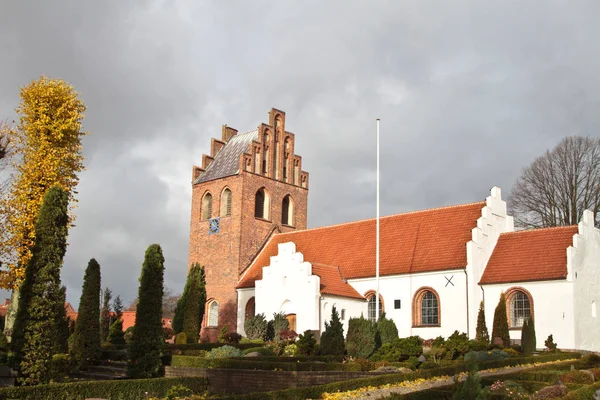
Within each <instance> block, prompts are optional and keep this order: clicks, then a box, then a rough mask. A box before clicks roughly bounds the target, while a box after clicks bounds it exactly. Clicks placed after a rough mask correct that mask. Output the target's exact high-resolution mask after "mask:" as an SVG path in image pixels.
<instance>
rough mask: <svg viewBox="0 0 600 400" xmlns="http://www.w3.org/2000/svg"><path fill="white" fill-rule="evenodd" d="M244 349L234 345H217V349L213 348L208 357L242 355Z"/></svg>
mask: <svg viewBox="0 0 600 400" xmlns="http://www.w3.org/2000/svg"><path fill="white" fill-rule="evenodd" d="M242 355H243V354H242V351H241V350H240V349H236V348H235V347H232V346H222V347H217V348H216V349H212V350H211V351H209V352H208V353H207V354H206V358H208V359H214V358H230V357H241V356H242Z"/></svg>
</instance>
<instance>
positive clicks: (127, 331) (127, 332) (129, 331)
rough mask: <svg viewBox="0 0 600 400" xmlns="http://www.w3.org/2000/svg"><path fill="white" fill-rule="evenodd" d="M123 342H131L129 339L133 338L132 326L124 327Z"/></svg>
mask: <svg viewBox="0 0 600 400" xmlns="http://www.w3.org/2000/svg"><path fill="white" fill-rule="evenodd" d="M124 337H125V343H127V344H131V340H132V339H133V326H130V327H129V328H127V329H125V335H124Z"/></svg>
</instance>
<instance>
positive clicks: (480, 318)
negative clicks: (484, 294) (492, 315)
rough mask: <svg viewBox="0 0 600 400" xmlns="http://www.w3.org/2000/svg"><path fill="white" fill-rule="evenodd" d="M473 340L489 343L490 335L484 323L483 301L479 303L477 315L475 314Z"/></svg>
mask: <svg viewBox="0 0 600 400" xmlns="http://www.w3.org/2000/svg"><path fill="white" fill-rule="evenodd" d="M475 340H477V341H479V342H483V343H485V344H488V343H490V334H489V333H488V329H487V325H486V323H485V309H484V307H483V301H481V302H480V303H479V313H478V314H477V327H476V328H475Z"/></svg>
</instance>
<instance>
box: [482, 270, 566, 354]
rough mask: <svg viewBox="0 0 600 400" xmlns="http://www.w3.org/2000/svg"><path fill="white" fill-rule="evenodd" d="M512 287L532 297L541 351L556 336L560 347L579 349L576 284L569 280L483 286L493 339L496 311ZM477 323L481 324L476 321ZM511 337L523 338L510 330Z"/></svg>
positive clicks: (488, 324)
mask: <svg viewBox="0 0 600 400" xmlns="http://www.w3.org/2000/svg"><path fill="white" fill-rule="evenodd" d="M511 288H523V289H525V290H526V291H528V292H529V293H530V294H531V297H532V300H533V318H534V321H535V333H536V344H537V347H538V348H544V341H545V340H546V339H547V338H548V335H553V338H554V342H555V343H557V344H558V346H559V348H563V349H573V348H575V347H574V346H575V342H574V331H573V323H574V315H573V285H572V283H571V282H568V281H566V280H557V281H542V282H514V283H506V284H494V285H483V292H484V296H485V300H484V301H485V323H486V326H487V328H488V331H489V334H490V336H491V335H492V329H493V326H494V311H495V309H496V306H497V305H498V300H500V293H502V292H505V293H506V292H507V291H508V290H509V289H511ZM506 312H507V315H509V314H510V304H507V307H506ZM509 318H510V316H509ZM474 322H475V324H476V323H477V321H476V320H475V321H474ZM509 334H510V338H511V339H517V340H520V339H521V329H510V331H509Z"/></svg>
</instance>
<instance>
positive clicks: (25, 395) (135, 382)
mask: <svg viewBox="0 0 600 400" xmlns="http://www.w3.org/2000/svg"><path fill="white" fill-rule="evenodd" d="M174 385H183V386H185V387H188V388H190V389H191V390H192V393H194V394H202V393H204V392H205V391H206V389H207V381H206V379H204V378H154V379H126V380H111V381H87V382H71V383H54V384H49V385H37V386H15V387H9V388H0V398H1V399H15V400H16V399H22V400H26V399H35V400H84V399H88V398H105V399H120V400H139V399H142V398H145V393H146V392H148V394H149V395H150V397H165V396H166V394H167V392H168V391H169V389H170V388H171V387H173V386H174Z"/></svg>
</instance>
